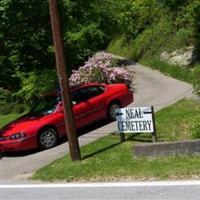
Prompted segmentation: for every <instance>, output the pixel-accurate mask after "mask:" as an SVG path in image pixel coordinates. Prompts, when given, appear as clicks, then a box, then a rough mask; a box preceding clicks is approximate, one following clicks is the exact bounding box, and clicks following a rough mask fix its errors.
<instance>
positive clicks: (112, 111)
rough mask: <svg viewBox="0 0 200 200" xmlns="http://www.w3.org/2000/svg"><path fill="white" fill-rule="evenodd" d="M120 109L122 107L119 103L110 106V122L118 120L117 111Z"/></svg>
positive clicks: (108, 114)
mask: <svg viewBox="0 0 200 200" xmlns="http://www.w3.org/2000/svg"><path fill="white" fill-rule="evenodd" d="M119 108H121V105H120V103H118V102H113V103H111V104H110V105H109V106H108V109H107V117H108V120H110V121H115V120H116V109H119Z"/></svg>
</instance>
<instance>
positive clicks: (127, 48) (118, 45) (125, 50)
mask: <svg viewBox="0 0 200 200" xmlns="http://www.w3.org/2000/svg"><path fill="white" fill-rule="evenodd" d="M131 46H132V43H131V41H127V39H126V37H125V36H116V37H115V38H114V39H113V40H112V41H111V42H110V44H109V45H108V47H107V51H108V52H110V53H113V54H116V55H119V56H123V57H125V58H132V50H131Z"/></svg>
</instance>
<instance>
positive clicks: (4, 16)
mask: <svg viewBox="0 0 200 200" xmlns="http://www.w3.org/2000/svg"><path fill="white" fill-rule="evenodd" d="M58 2H59V6H60V10H61V13H60V14H61V19H62V27H63V28H62V29H63V35H64V42H65V44H64V46H65V52H66V55H67V59H66V60H67V66H68V68H69V72H70V71H71V69H73V68H75V67H76V65H80V64H82V63H83V62H84V61H85V59H86V58H87V57H88V56H90V55H91V54H92V53H94V52H96V51H97V50H100V49H103V48H105V47H106V45H107V42H108V41H109V39H110V37H111V34H110V33H111V32H113V31H114V29H115V25H116V20H115V18H114V16H113V15H114V12H115V11H116V9H115V8H116V6H115V4H113V2H114V0H104V1H103V3H102V1H100V0H94V1H89V0H84V1H83V0H81V1H80V0H74V1H70V0H61V1H58ZM0 17H1V21H0V27H1V30H0V39H1V40H0V47H1V54H0V65H1V71H0V85H1V86H3V87H4V88H6V89H9V90H12V91H13V90H14V91H16V90H18V89H20V80H19V77H18V76H15V75H16V74H17V73H18V72H22V73H32V72H33V73H34V72H35V71H38V70H46V69H53V68H54V66H55V59H54V55H53V53H54V51H53V48H52V43H53V41H52V36H51V26H50V16H49V6H48V1H35V0H30V1H24V0H12V1H11V0H7V1H5V0H0Z"/></svg>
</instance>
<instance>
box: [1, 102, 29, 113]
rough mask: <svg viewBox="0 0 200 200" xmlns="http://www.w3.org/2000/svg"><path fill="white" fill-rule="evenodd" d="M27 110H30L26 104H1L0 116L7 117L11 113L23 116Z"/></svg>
mask: <svg viewBox="0 0 200 200" xmlns="http://www.w3.org/2000/svg"><path fill="white" fill-rule="evenodd" d="M26 110H28V106H27V105H25V104H19V103H15V102H12V103H3V104H0V115H7V114H10V113H17V114H21V113H24V112H25V111H26Z"/></svg>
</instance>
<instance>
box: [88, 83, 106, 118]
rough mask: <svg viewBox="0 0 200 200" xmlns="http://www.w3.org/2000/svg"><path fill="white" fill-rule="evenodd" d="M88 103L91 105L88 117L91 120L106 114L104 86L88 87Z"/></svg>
mask: <svg viewBox="0 0 200 200" xmlns="http://www.w3.org/2000/svg"><path fill="white" fill-rule="evenodd" d="M88 93H89V99H88V103H89V105H90V107H91V111H92V112H91V113H90V117H91V119H92V120H93V121H95V120H98V119H102V118H104V117H105V116H106V100H107V97H106V91H105V87H104V86H90V87H88Z"/></svg>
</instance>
